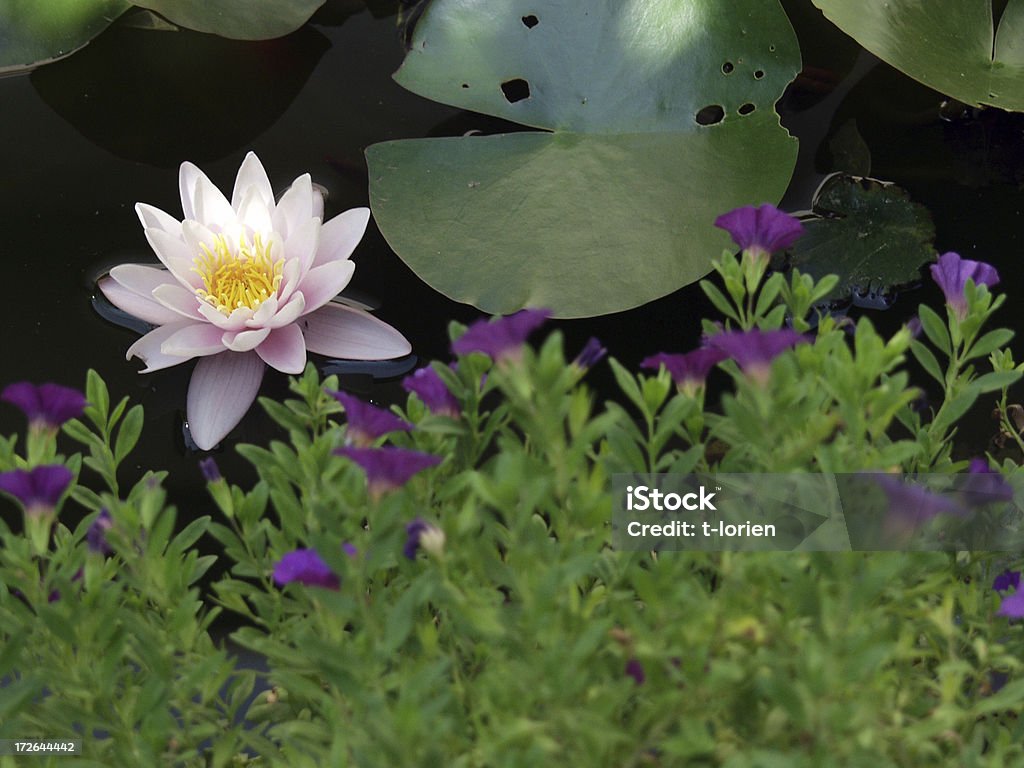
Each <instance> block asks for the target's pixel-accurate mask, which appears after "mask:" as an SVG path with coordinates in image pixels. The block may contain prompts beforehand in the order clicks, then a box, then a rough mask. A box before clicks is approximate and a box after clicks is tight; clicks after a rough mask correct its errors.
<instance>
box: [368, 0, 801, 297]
mask: <svg viewBox="0 0 1024 768" xmlns="http://www.w3.org/2000/svg"><path fill="white" fill-rule="evenodd" d="M799 66H800V62H799V53H798V51H797V46H796V39H795V36H794V34H793V31H792V28H791V27H790V25H789V21H788V20H787V19H786V16H785V14H784V13H783V12H782V9H781V8H780V7H779V5H778V2H777V0H734V2H731V3H729V4H728V7H725V5H724V4H722V3H721V2H719V1H718V0H643V2H641V1H640V0H591V1H590V2H587V3H569V2H564V3H542V2H538V0H434V2H433V3H432V4H431V5H430V6H429V7H428V8H427V10H426V12H425V13H424V15H423V17H422V19H421V20H420V21H419V23H418V24H417V26H416V29H415V32H414V35H413V38H412V41H411V50H410V52H409V54H408V55H407V57H406V60H405V62H404V63H403V65H402V67H401V69H400V70H399V71H398V72H397V73H396V75H395V79H396V80H397V81H398V82H399V83H400V84H401V85H403V86H405V87H406V88H409V89H410V90H412V91H414V92H416V93H419V94H421V95H423V96H426V97H428V98H431V99H434V100H436V101H440V102H444V103H447V104H452V105H454V106H457V107H461V108H464V109H470V110H474V111H476V112H482V113H484V114H488V115H493V116H496V117H500V118H504V119H507V120H511V121H514V122H517V123H521V124H523V125H527V126H531V127H534V128H540V129H546V130H545V131H528V132H516V133H510V134H505V135H497V136H466V137H457V138H440V139H422V140H410V141H393V142H386V143H383V144H377V145H374V146H373V147H370V149H369V150H368V151H367V161H368V163H369V166H370V205H371V208H372V209H373V213H374V217H375V219H376V221H377V224H378V226H379V227H380V230H381V232H382V233H383V234H384V237H385V238H386V239H387V240H388V242H389V243H390V244H391V246H392V248H394V250H395V251H396V252H397V253H398V254H399V256H401V257H402V258H403V259H404V260H405V261H406V263H408V264H409V265H410V267H411V268H412V269H413V270H414V271H415V272H416V273H417V274H418V275H419V276H420V277H421V278H423V279H424V280H426V281H427V282H428V283H429V284H430V285H432V286H433V287H434V288H436V289H437V290H439V291H441V292H442V293H444V294H446V295H448V296H450V297H452V298H454V299H456V300H459V301H465V302H469V303H471V304H474V305H476V306H478V307H480V308H481V309H484V310H486V311H489V312H497V313H507V312H511V311H513V310H515V309H518V308H520V307H523V306H526V305H532V306H547V307H551V308H552V309H553V310H554V311H555V313H556V314H557V315H559V316H561V317H578V316H587V315H596V314H604V313H608V312H615V311H619V310H623V309H628V308H630V307H634V306H637V305H640V304H643V303H646V302H648V301H651V300H653V299H655V298H657V297H659V296H663V295H665V294H667V293H670V292H672V291H674V290H676V289H677V288H679V287H681V286H683V285H686V284H687V283H690V282H693V281H694V280H697V279H698V278H700V277H701V276H702V275H704V274H706V273H707V272H708V270H709V268H710V257H711V256H712V255H715V254H717V253H720V252H721V250H722V248H723V247H724V246H726V245H727V244H728V237H727V236H726V235H725V234H724V233H722V232H721V231H720V230H717V229H715V228H714V227H713V222H714V219H715V217H716V216H717V215H718V214H720V213H722V212H724V211H727V210H729V209H731V208H733V207H735V206H737V205H743V204H747V203H759V202H763V201H765V200H773V201H774V200H778V199H779V198H780V197H781V195H782V193H783V192H784V190H785V188H786V185H787V183H788V181H789V177H790V174H791V173H792V169H793V166H794V163H795V160H796V142H795V140H793V139H792V138H791V137H790V136H789V134H788V133H787V132H786V131H785V129H783V128H782V127H781V126H780V125H779V120H778V116H777V115H776V114H775V112H774V110H773V104H774V102H775V101H776V100H777V98H778V97H779V95H780V94H781V93H782V90H783V89H784V88H785V86H786V84H787V83H788V82H789V81H790V80H792V78H793V77H794V76H795V74H796V72H797V70H798V69H799Z"/></svg>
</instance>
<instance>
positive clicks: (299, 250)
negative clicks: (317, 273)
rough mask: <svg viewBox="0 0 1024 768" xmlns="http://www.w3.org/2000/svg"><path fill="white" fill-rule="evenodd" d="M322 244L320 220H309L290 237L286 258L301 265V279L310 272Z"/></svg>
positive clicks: (285, 247)
mask: <svg viewBox="0 0 1024 768" xmlns="http://www.w3.org/2000/svg"><path fill="white" fill-rule="evenodd" d="M319 242H320V219H309V220H307V221H306V222H304V223H303V224H302V225H301V226H299V228H298V229H296V230H295V231H294V232H292V233H291V235H289V236H288V239H287V240H286V241H285V244H284V257H285V258H286V259H288V260H289V261H292V260H294V261H297V262H298V263H299V279H300V280H301V279H302V276H303V275H305V274H306V272H308V271H309V268H310V267H311V266H312V265H313V258H314V257H315V256H316V252H317V246H318V244H319Z"/></svg>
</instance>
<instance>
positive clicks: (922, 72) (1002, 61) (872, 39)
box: [813, 0, 1024, 111]
mask: <svg viewBox="0 0 1024 768" xmlns="http://www.w3.org/2000/svg"><path fill="white" fill-rule="evenodd" d="M813 2H814V4H815V5H816V6H817V7H818V8H820V9H821V10H822V11H823V12H824V14H825V16H827V17H828V19H829V20H830V21H832V23H834V24H835V25H836V26H837V27H839V28H840V29H841V30H843V32H845V33H846V34H848V35H849V36H850V37H852V38H853V39H854V40H856V41H857V42H858V43H860V44H861V45H862V46H864V47H865V48H867V49H868V50H869V51H871V52H872V53H873V54H875V55H876V56H878V57H879V58H880V59H882V60H883V61H885V62H887V63H889V64H891V65H892V66H894V67H896V68H897V69H899V70H900V71H902V72H905V73H906V74H908V75H910V76H911V77H913V78H914V79H915V80H920V81H921V82H922V83H924V84H925V85H927V86H928V87H930V88H934V89H935V90H937V91H940V92H942V93H945V94H947V95H949V96H952V97H954V98H955V99H958V100H960V101H963V102H966V103H968V104H975V105H982V104H986V105H991V106H995V107H1001V108H1002V109H1010V110H1016V111H1020V110H1024V0H1009V2H1008V3H1006V8H1005V10H1004V11H1003V15H1002V18H1001V19H1000V20H999V24H998V27H997V28H996V29H995V30H993V26H994V25H993V18H992V4H991V3H989V2H980V1H978V0H975V2H961V1H959V0H952V2H949V1H947V2H940V1H938V0H935V1H933V2H926V3H923V2H921V1H920V0H862V1H861V2H855V3H854V2H850V1H849V0H813Z"/></svg>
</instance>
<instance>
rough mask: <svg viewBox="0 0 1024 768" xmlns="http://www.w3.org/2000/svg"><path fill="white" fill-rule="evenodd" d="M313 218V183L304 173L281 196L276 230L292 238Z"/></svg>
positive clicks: (275, 224)
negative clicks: (293, 234) (294, 233)
mask: <svg viewBox="0 0 1024 768" xmlns="http://www.w3.org/2000/svg"><path fill="white" fill-rule="evenodd" d="M311 218H313V181H312V179H311V178H310V176H309V174H308V173H304V174H302V175H301V176H299V178H297V179H296V180H295V181H293V182H292V185H291V186H290V187H288V191H287V192H285V193H284V194H283V195H281V199H280V200H279V201H278V203H277V210H275V211H274V229H275V230H276V231H277V232H280V233H281V235H282V236H284V237H291V235H292V233H293V232H295V231H296V230H298V228H299V227H301V226H302V225H303V224H305V223H306V221H308V220H309V219H311Z"/></svg>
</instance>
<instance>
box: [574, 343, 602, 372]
mask: <svg viewBox="0 0 1024 768" xmlns="http://www.w3.org/2000/svg"><path fill="white" fill-rule="evenodd" d="M607 354H608V350H607V349H605V348H604V346H602V344H601V342H600V340H599V339H597V338H596V337H594V336H591V337H590V338H589V339H588V340H587V343H586V344H584V345H583V349H581V350H580V353H579V354H578V355H576V358H575V359H574V360H573V361H572V364H573V365H575V366H576V367H577V368H581V369H583V370H584V371H586V370H589V369H590V368H593V367H594V366H595V365H597V364H598V363H599V362H600V361H601V360H602V359H604V356H605V355H607Z"/></svg>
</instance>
